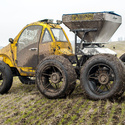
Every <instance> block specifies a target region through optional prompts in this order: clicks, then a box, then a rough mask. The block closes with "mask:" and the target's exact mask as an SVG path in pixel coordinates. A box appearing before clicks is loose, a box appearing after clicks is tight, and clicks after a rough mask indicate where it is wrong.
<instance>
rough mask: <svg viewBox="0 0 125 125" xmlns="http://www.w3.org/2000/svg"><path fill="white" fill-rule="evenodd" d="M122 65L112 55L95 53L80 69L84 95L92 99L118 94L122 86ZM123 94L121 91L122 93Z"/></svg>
mask: <svg viewBox="0 0 125 125" xmlns="http://www.w3.org/2000/svg"><path fill="white" fill-rule="evenodd" d="M121 72H122V65H121V63H120V61H119V60H118V59H117V58H116V57H115V56H112V55H96V56H94V57H92V58H90V59H89V60H88V61H87V62H86V63H85V65H84V66H83V67H82V69H81V76H80V82H81V85H82V88H83V89H84V91H85V93H86V95H87V96H88V97H89V98H91V99H94V100H97V99H106V98H111V97H115V96H118V95H120V94H119V93H121V89H122V87H123V76H122V73H121ZM122 94H123V93H122Z"/></svg>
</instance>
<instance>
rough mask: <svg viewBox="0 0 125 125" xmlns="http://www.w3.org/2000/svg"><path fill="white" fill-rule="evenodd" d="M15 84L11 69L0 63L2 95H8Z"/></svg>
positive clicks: (0, 91)
mask: <svg viewBox="0 0 125 125" xmlns="http://www.w3.org/2000/svg"><path fill="white" fill-rule="evenodd" d="M12 82H13V75H12V72H11V69H10V67H9V66H8V65H7V64H5V63H4V62H2V61H0V94H4V93H7V92H8V91H9V90H10V88H11V86H12Z"/></svg>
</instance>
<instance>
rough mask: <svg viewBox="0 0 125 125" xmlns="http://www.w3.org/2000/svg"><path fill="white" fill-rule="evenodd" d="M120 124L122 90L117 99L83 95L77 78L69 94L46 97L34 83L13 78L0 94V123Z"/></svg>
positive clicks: (124, 110) (124, 117) (124, 102)
mask: <svg viewBox="0 0 125 125" xmlns="http://www.w3.org/2000/svg"><path fill="white" fill-rule="evenodd" d="M30 124H31V125H36V124H38V125H88V124H89V125H102V124H103V125H105V124H107V125H117V124H119V125H124V124H125V94H124V95H123V96H122V98H119V99H117V100H99V101H92V100H88V99H87V98H86V97H84V95H83V93H82V90H81V87H80V85H79V81H77V87H76V89H75V91H74V92H73V93H72V95H71V96H70V97H67V98H66V99H47V98H45V97H44V96H43V95H41V94H40V93H39V91H38V90H37V87H36V85H23V84H22V83H21V82H20V81H19V79H18V77H15V78H14V82H13V86H12V88H11V90H10V91H9V92H8V93H7V94H4V95H0V125H30Z"/></svg>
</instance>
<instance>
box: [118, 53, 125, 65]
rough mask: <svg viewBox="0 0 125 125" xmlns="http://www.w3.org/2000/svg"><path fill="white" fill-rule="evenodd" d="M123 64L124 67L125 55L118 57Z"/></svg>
mask: <svg viewBox="0 0 125 125" xmlns="http://www.w3.org/2000/svg"><path fill="white" fill-rule="evenodd" d="M119 59H120V60H121V61H122V62H123V63H124V65H125V53H124V54H123V55H122V56H120V58H119Z"/></svg>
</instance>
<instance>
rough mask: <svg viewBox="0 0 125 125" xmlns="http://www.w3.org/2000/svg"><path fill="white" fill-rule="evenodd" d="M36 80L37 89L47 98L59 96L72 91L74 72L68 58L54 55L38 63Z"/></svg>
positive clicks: (74, 78)
mask: <svg viewBox="0 0 125 125" xmlns="http://www.w3.org/2000/svg"><path fill="white" fill-rule="evenodd" d="M36 81H37V82H36V83H37V86H38V89H39V90H40V92H41V93H42V94H43V95H45V96H46V97H47V98H60V97H65V96H67V95H69V94H71V93H72V92H73V90H74V88H75V84H76V74H75V70H74V68H73V67H72V65H71V63H70V62H69V60H68V59H66V58H64V57H62V56H56V55H54V56H50V57H47V58H45V59H44V60H43V61H42V62H41V63H40V64H39V65H38V67H37V70H36Z"/></svg>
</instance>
